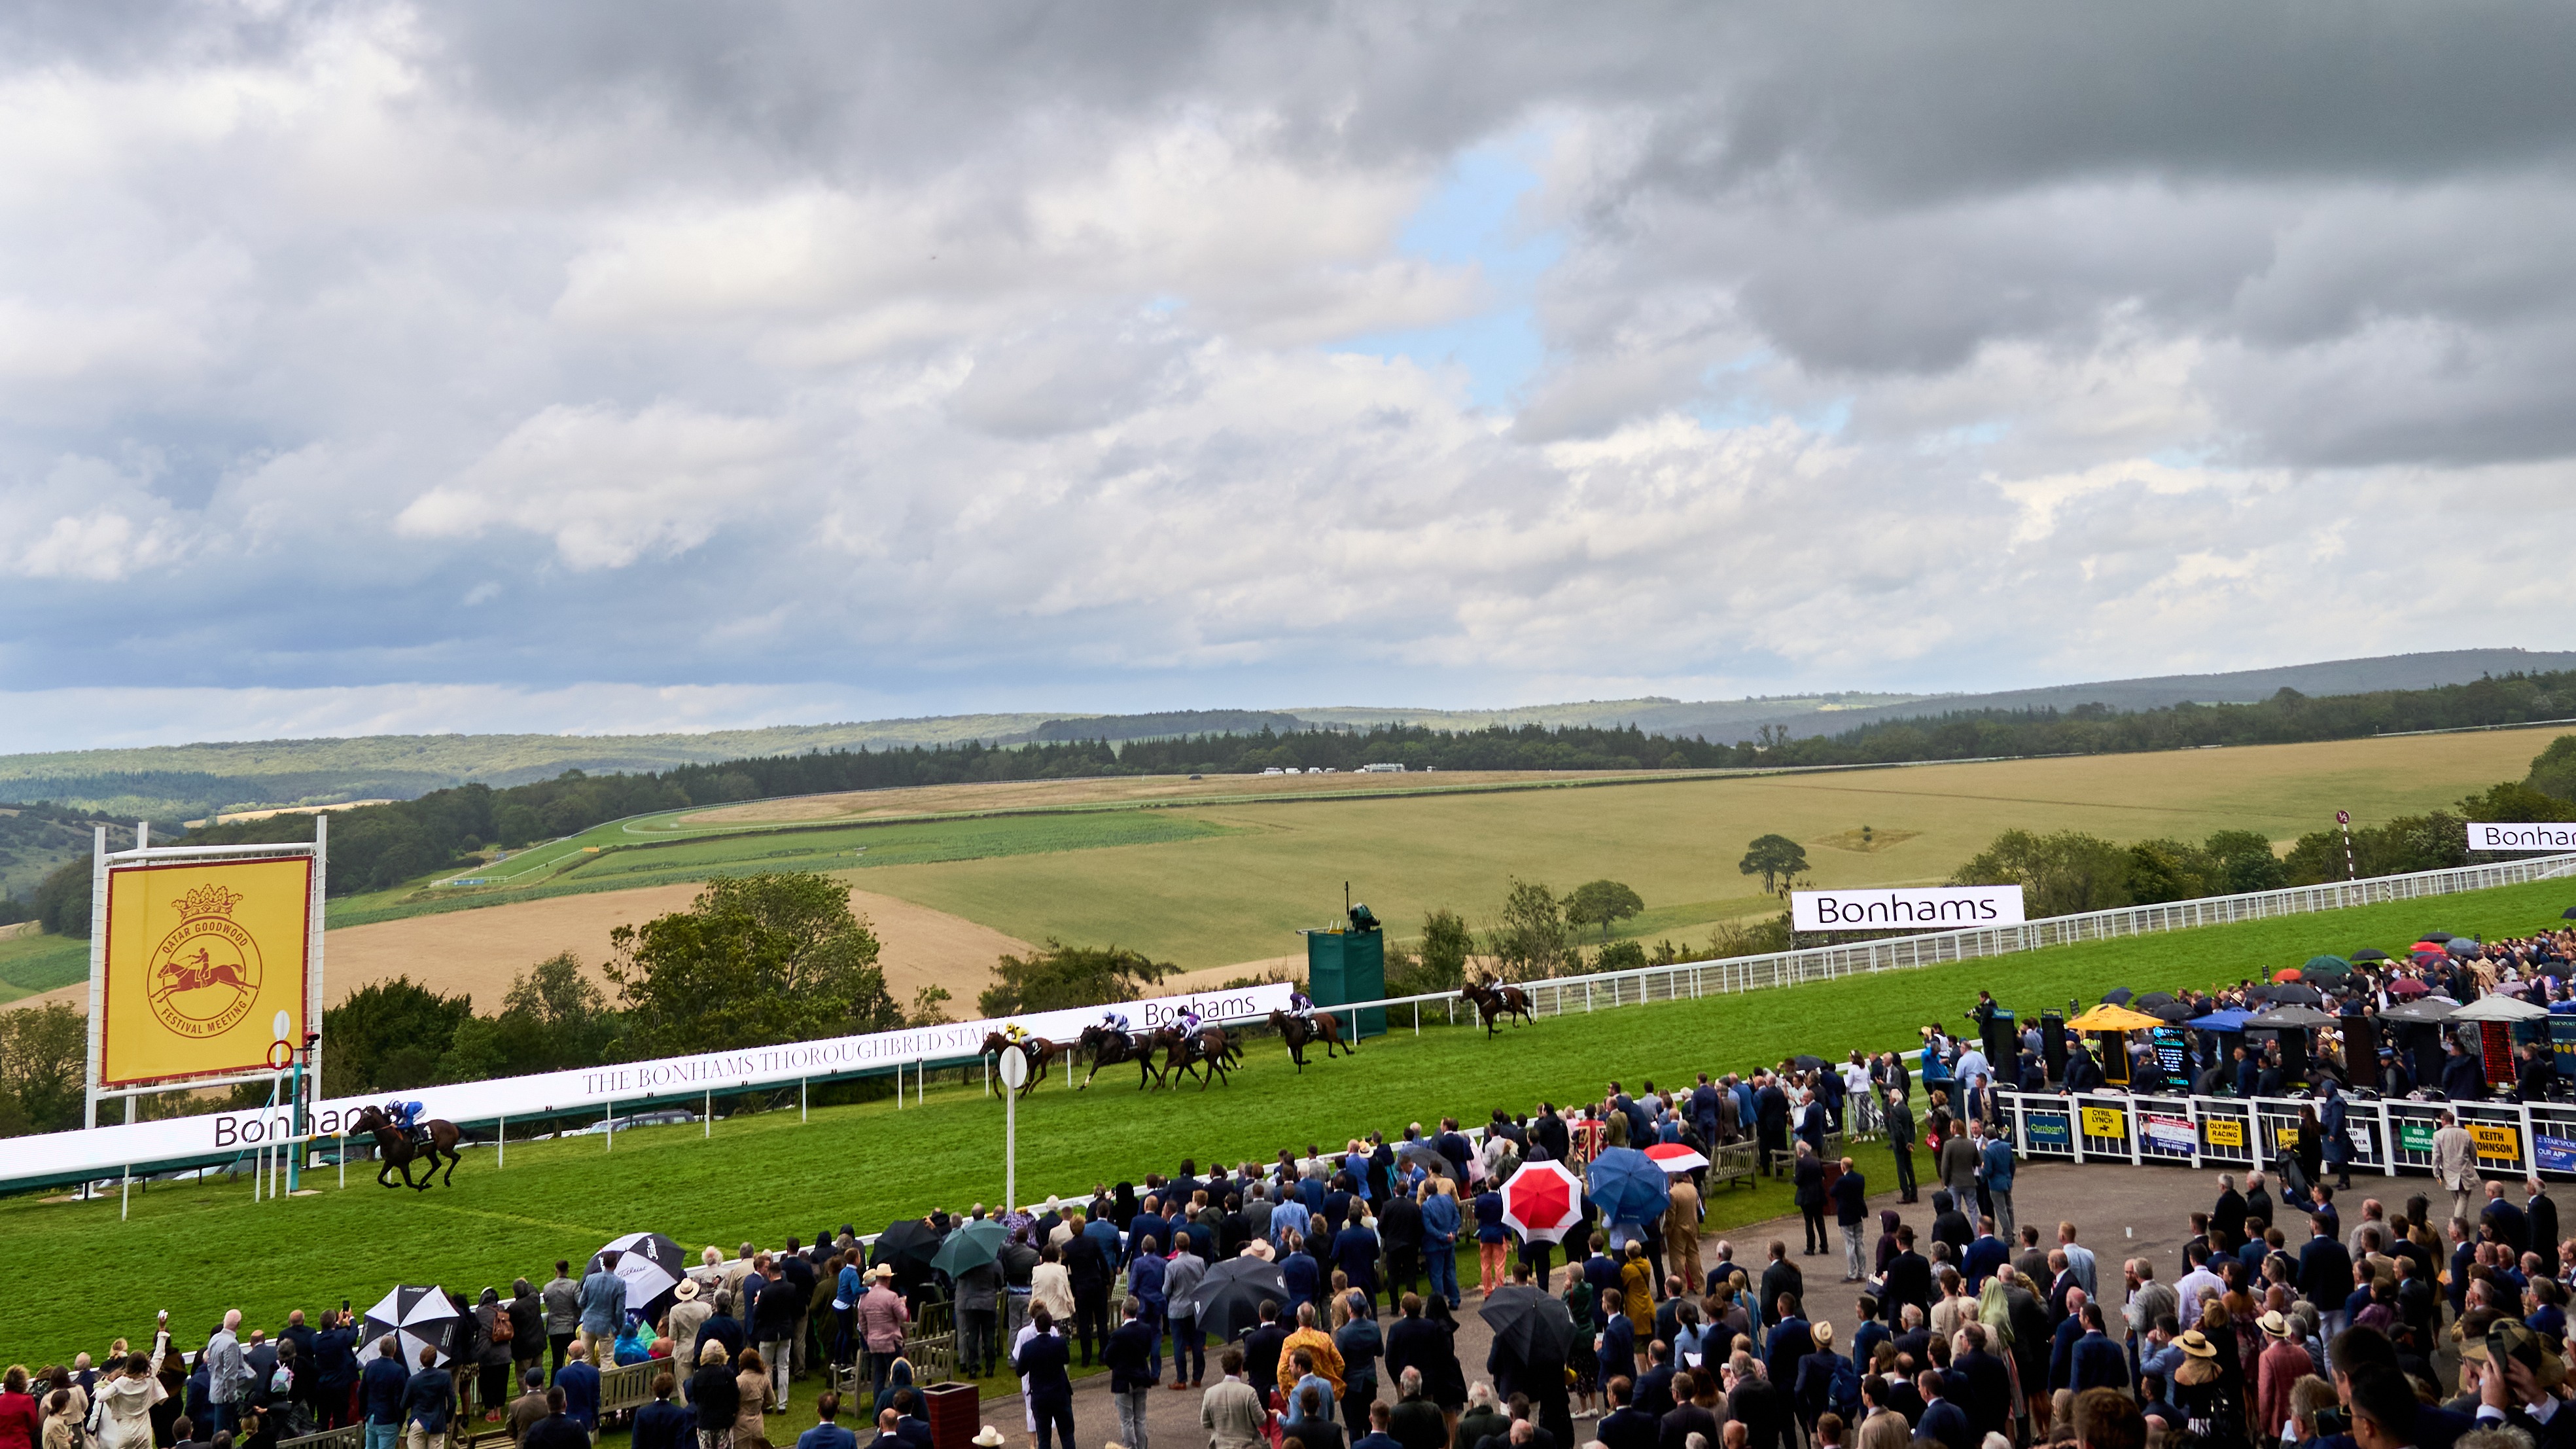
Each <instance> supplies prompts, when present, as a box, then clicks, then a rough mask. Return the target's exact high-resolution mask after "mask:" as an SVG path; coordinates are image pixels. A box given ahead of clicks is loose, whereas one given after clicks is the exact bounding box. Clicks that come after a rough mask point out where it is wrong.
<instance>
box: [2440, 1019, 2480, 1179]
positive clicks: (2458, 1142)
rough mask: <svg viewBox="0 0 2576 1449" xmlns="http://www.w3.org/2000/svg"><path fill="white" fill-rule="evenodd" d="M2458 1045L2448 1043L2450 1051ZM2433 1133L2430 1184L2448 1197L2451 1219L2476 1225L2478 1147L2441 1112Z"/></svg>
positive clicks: (2466, 1131) (2453, 1121) (2464, 1128)
mask: <svg viewBox="0 0 2576 1449" xmlns="http://www.w3.org/2000/svg"><path fill="white" fill-rule="evenodd" d="M2458 1045H2459V1044H2458V1043H2456V1042H2454V1043H2452V1047H2453V1049H2454V1050H2457V1049H2458ZM2441 1123H2442V1125H2441V1126H2440V1127H2438V1128H2436V1129H2435V1130H2434V1133H2433V1180H2434V1181H2436V1182H2438V1183H2440V1184H2441V1185H2442V1186H2443V1187H2444V1188H2446V1189H2448V1190H2449V1192H2450V1194H2451V1216H2453V1217H2455V1218H2466V1219H2469V1220H2470V1221H2472V1222H2474V1221H2476V1215H2477V1207H2478V1144H2477V1141H2476V1139H2475V1138H2472V1137H2471V1136H2469V1129H2467V1128H2466V1127H2463V1126H2461V1125H2460V1123H2459V1119H2458V1118H2456V1117H2454V1116H2452V1115H2451V1114H2450V1113H2448V1112H2445V1113H2443V1114H2442V1116H2441Z"/></svg>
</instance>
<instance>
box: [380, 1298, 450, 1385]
mask: <svg viewBox="0 0 2576 1449" xmlns="http://www.w3.org/2000/svg"><path fill="white" fill-rule="evenodd" d="M458 1326H459V1319H458V1317H457V1313H456V1305H455V1304H453V1303H450V1302H449V1301H448V1300H447V1292H446V1290H445V1289H443V1288H438V1287H435V1286H432V1287H427V1288H415V1287H408V1286H406V1287H401V1288H396V1289H394V1290H393V1291H392V1292H390V1293H387V1294H386V1295H385V1296H384V1297H383V1299H381V1300H380V1301H378V1302H377V1304H376V1306H375V1307H373V1308H370V1309H368V1310H367V1341H368V1342H369V1343H373V1342H375V1341H376V1340H377V1339H379V1338H382V1337H384V1336H385V1335H386V1334H388V1333H390V1334H392V1335H394V1336H395V1337H396V1338H397V1339H399V1340H401V1343H402V1364H403V1368H404V1369H405V1370H407V1371H411V1372H417V1371H419V1369H420V1351H421V1350H422V1349H424V1348H426V1349H431V1350H434V1351H435V1352H436V1353H437V1355H438V1361H439V1362H440V1363H446V1362H448V1361H449V1360H450V1359H452V1358H454V1357H455V1356H456V1348H455V1340H456V1330H457V1328H458Z"/></svg>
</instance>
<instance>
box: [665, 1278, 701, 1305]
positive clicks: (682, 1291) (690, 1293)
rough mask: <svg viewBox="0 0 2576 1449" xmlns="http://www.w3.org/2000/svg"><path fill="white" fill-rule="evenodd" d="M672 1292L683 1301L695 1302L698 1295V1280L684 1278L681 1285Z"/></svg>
mask: <svg viewBox="0 0 2576 1449" xmlns="http://www.w3.org/2000/svg"><path fill="white" fill-rule="evenodd" d="M671 1293H672V1296H673V1297H676V1298H678V1299H679V1300H680V1301H681V1302H683V1303H688V1302H693V1301H695V1300H696V1298H697V1296H698V1280H697V1279H695V1278H683V1279H681V1280H680V1286H679V1287H677V1288H674V1289H672V1290H671Z"/></svg>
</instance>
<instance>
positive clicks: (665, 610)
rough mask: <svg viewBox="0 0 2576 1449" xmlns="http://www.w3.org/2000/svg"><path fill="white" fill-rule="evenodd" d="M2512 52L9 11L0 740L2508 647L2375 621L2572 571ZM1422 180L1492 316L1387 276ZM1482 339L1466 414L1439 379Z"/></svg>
mask: <svg viewBox="0 0 2576 1449" xmlns="http://www.w3.org/2000/svg"><path fill="white" fill-rule="evenodd" d="M2571 62H2576V12H2570V11H2568V10H2566V9H2565V8H2564V7H2547V6H2540V5H2492V4H2466V5H2456V6H2445V7H2439V8H2429V7H2421V6H2408V5H2398V4H2358V5H2352V4H2345V5H2323V4H2281V5H2268V6H2243V5H2217V4H2183V5H2166V6H2152V7H2126V8H2109V9H2105V8H2100V7H2095V8H2090V9H2087V8H2074V7H2065V6H2055V5H2042V4H2036V3H2029V4H2023V3H1993V4H1976V5H1968V6H1953V7H1946V8H1940V9H1925V8H1922V7H1914V6H1903V5H1876V4H1872V5H1828V6H1807V7H1784V6H1775V7H1713V6H1706V5H1684V4H1673V5H1660V6H1658V5H1648V6H1635V7H1623V8H1621V9H1619V10H1616V11H1613V12H1602V11H1599V10H1589V11H1586V10H1569V9H1567V8H1565V7H1561V6H1542V5H1536V4H1433V3H1420V4H1404V5H1363V4H1322V3H1310V4H1289V3H1281V4H1248V5H1233V6H1204V5H1187V4H1177V3H1176V4H1136V3H1131V4H1104V5H1097V6H1082V7H1065V6H1058V5H1049V4H1036V3H1021V4H1006V3H994V4H975V5H963V6H959V5H950V6H898V5H860V6H853V5H826V4H811V5H803V4H738V5H728V6H698V5H681V4H635V3H622V4H613V5H612V4H604V3H603V4H563V5H549V6H524V5H503V4H456V5H438V6H427V5H401V4H382V3H377V4H370V3H347V4H320V3H291V0H272V3H259V4H223V3H207V4H202V5H197V6H192V7H187V8H184V9H181V10H177V11H173V10H170V9H168V8H167V7H152V8H145V7H133V6H125V5H119V4H81V5H68V4H49V3H29V4H24V5H19V6H13V7H10V8H9V10H8V12H7V13H6V14H0V611H5V614H6V617H8V618H9V619H10V620H11V621H12V622H13V624H14V625H15V627H14V628H11V629H8V630H6V631H0V692H13V693H17V694H29V695H32V694H34V693H38V692H43V691H48V690H64V689H75V688H79V689H93V690H111V691H113V690H123V691H145V692H147V693H148V691H150V690H153V689H162V688H175V687H182V686H188V687H196V688H201V689H202V688H214V689H247V688H253V687H256V688H261V689H268V690H276V691H285V692H287V693H288V694H292V695H295V696H296V697H298V698H303V699H307V700H311V699H318V698H321V697H322V696H323V694H326V693H327V692H328V691H331V690H344V691H357V692H359V693H356V694H352V695H351V696H350V697H351V698H352V699H359V698H361V696H363V700H364V701H365V702H364V703H363V705H362V706H360V705H353V706H352V711H353V712H352V713H350V714H349V716H348V717H350V718H364V719H366V720H379V719H381V718H384V717H385V716H384V715H383V713H382V704H383V699H384V697H385V696H384V695H383V693H382V691H384V690H386V689H389V688H394V687H397V686H403V685H407V684H408V685H415V686H436V687H437V688H438V689H440V690H445V691H448V692H446V693H439V694H435V696H434V697H435V698H437V699H439V700H441V701H443V703H441V704H440V705H439V706H438V708H441V709H449V710H459V709H464V708H465V707H466V706H465V705H464V704H462V703H459V701H464V700H469V699H470V700H480V701H482V702H483V704H484V705H486V706H488V707H489V708H491V709H494V710H498V711H500V712H501V713H502V714H504V715H506V713H507V710H508V708H509V706H508V703H507V701H508V699H509V698H510V697H511V694H512V692H513V691H518V692H522V693H531V692H547V691H552V692H554V693H552V694H549V695H548V697H549V698H557V697H561V692H562V691H564V690H568V689H569V690H575V691H578V690H579V689H581V688H585V687H592V686H596V687H597V688H598V689H599V690H603V691H608V692H605V693H601V694H599V695H598V696H597V697H598V698H599V699H601V700H603V701H609V700H614V701H615V704H614V706H613V707H614V708H616V709H619V710H631V709H635V708H639V707H640V706H639V705H638V704H637V700H638V699H639V698H640V697H639V696H637V695H636V694H634V693H633V692H632V691H634V690H636V689H645V690H652V689H659V688H666V687H668V688H678V687H698V686H711V685H739V686H743V687H745V688H747V689H754V690H768V691H771V693H768V694H764V695H762V696H761V698H763V699H766V700H769V701H771V702H772V703H773V704H774V703H775V702H776V701H778V700H781V699H789V698H793V699H798V700H806V701H809V702H810V701H811V700H812V699H815V698H818V697H819V696H814V695H811V694H795V693H794V691H795V690H797V689H802V688H805V687H807V686H823V685H828V686H832V687H835V688H841V689H844V690H847V691H855V692H856V693H854V694H851V695H850V696H849V697H852V698H857V697H862V696H863V697H865V698H867V699H870V700H891V701H899V702H903V705H904V707H905V708H908V709H918V708H933V707H936V708H946V707H957V706H967V705H975V704H985V703H996V702H1002V703H1022V702H1034V701H1039V700H1043V701H1045V702H1048V703H1061V704H1064V705H1066V706H1068V707H1080V706H1091V707H1123V706H1126V705H1130V704H1134V705H1139V706H1141V705H1144V704H1149V703H1151V704H1169V703H1246V702H1249V703H1279V702H1285V701H1290V700H1294V699H1300V698H1307V697H1323V696H1324V695H1327V694H1331V695H1352V696H1354V697H1356V696H1358V695H1371V696H1384V697H1390V698H1392V697H1396V696H1403V697H1406V698H1437V699H1444V700H1445V699H1461V700H1463V699H1504V698H1529V697H1533V696H1537V695H1548V694H1557V693H1587V692H1588V693H1600V692H1605V691H1613V690H1631V689H1634V690H1643V689H1657V690H1662V691H1665V692H1685V691H1709V692H1715V691H1723V690H1728V689H1747V688H1769V687H1775V686H1779V685H1783V684H1798V685H1821V686H1858V685H1868V684H1873V683H1884V684H1890V685H1907V686H1922V685H1974V684H1983V683H2015V682H2026V681H2032V680H2036V679H2043V678H2073V677H2085V676H2090V675H2100V674H2110V673H2123V672H2131V673H2136V672H2164V671H2167V670H2172V669H2182V668H2196V667H2203V666H2207V665H2222V666H2223V665H2226V664H2231V663H2247V662H2259V661H2263V660H2285V659H2291V658H2299V657H2313V656H2319V655H2326V654H2348V653H2355V652H2363V651H2364V650H2367V649H2396V648H2423V647H2446V646H2452V645H2465V644H2516V643H2519V644H2531V645H2554V644H2561V643H2563V642H2564V640H2563V638H2562V637H2560V636H2559V634H2558V632H2556V631H2554V630H2553V629H2552V627H2551V626H2550V625H2549V623H2548V620H2549V619H2550V618H2552V617H2555V615H2556V613H2557V612H2558V611H2556V610H2555V609H2554V606H2553V607H2548V608H2542V609H2540V610H2539V611H2538V612H2537V613H2534V612H2532V611H2530V610H2526V609H2518V608H2517V607H2516V604H2517V602H2518V600H2519V598H2520V595H2519V593H2518V591H2517V589H2518V586H2517V588H2508V589H2504V590H2501V591H2499V592H2498V594H2497V596H2496V598H2495V600H2494V602H2495V604H2496V607H2495V608H2493V609H2490V610H2488V611H2487V612H2485V613H2480V612H2477V611H2474V610H2464V609H2462V608H2461V607H2460V606H2459V604H2458V602H2457V601H2456V600H2451V599H2443V598H2431V597H2426V594H2425V591H2424V590H2422V589H2421V588H2420V587H2417V586H2416V582H2417V581H2416V580H2415V579H2414V578H2413V576H2412V574H2411V573H2410V572H2409V570H2408V566H2407V565H2408V560H2410V559H2411V558H2414V557H2417V556H2420V554H2421V552H2422V551H2423V550H2425V549H2426V548H2433V547H2439V548H2443V549H2446V550H2467V551H2470V552H2471V553H2472V554H2473V555H2475V556H2482V557H2485V558H2488V559H2490V560H2491V561H2492V562H2493V564H2494V565H2495V568H2496V571H2497V572H2498V573H2500V574H2511V573H2512V572H2513V571H2514V570H2515V569H2517V568H2520V567H2523V566H2525V565H2530V564H2535V563H2537V562H2539V561H2540V560H2541V558H2542V557H2543V546H2542V544H2541V543H2540V542H2539V540H2541V539H2543V538H2545V537H2547V536H2549V535H2550V534H2551V533H2552V532H2554V531H2563V529H2564V527H2565V525H2566V523H2567V522H2568V513H2569V511H2570V508H2571V505H2570V502H2569V500H2570V498H2571V497H2576V490H2571V489H2569V488H2568V487H2567V486H2566V485H2567V483H2568V481H2569V461H2568V460H2569V455H2570V453H2571V451H2572V450H2576V412H2571V410H2570V409H2568V408H2567V407H2566V406H2565V398H2564V391H2565V389H2564V386H2563V383H2562V382H2561V379H2563V378H2565V377H2566V376H2568V375H2569V371H2570V366H2571V364H2576V290H2572V289H2571V274H2570V270H2569V268H2568V267H2567V266H2566V265H2565V262H2564V258H2566V257H2567V256H2568V255H2570V254H2571V250H2576V248H2571V243H2576V146H2571V141H2576V88H2570V87H2569V86H2567V85H2566V83H2565V77H2566V76H2567V75H2568V74H2569V73H2571ZM1478 148H1484V150H1485V151H1487V152H1496V153H1504V154H1508V155H1510V156H1511V157H1513V158H1514V162H1513V164H1514V165H1515V166H1518V167H1521V168H1522V169H1523V170H1524V171H1525V173H1526V178H1527V184H1526V186H1525V187H1524V188H1523V189H1521V190H1520V191H1518V192H1517V193H1516V194H1514V195H1511V196H1506V197H1500V198H1489V200H1491V201H1492V203H1493V204H1494V205H1496V206H1499V207H1500V208H1501V210H1502V211H1503V212H1504V213H1507V219H1506V220H1505V221H1504V222H1503V223H1502V224H1501V225H1502V227H1503V231H1502V233H1500V234H1498V235H1500V236H1502V237H1503V239H1504V240H1505V241H1513V240H1515V239H1518V240H1526V239H1528V238H1532V237H1536V238H1542V239H1544V240H1545V242H1546V245H1547V249H1548V250H1547V256H1548V258H1549V259H1548V260H1546V261H1545V262H1544V263H1543V264H1542V265H1540V266H1539V267H1538V269H1537V271H1536V275H1535V276H1534V278H1531V279H1528V280H1526V281H1517V282H1516V281H1514V280H1513V277H1512V274H1511V272H1510V270H1509V268H1507V267H1503V266H1501V265H1500V264H1499V262H1498V261H1496V260H1495V258H1493V257H1489V256H1487V255H1485V254H1484V253H1482V252H1480V251H1479V250H1478V248H1479V247H1480V246H1485V245H1488V244H1496V243H1495V239H1494V238H1486V239H1485V241H1484V242H1478V241H1476V240H1474V239H1472V238H1471V239H1469V240H1468V241H1467V242H1465V243H1461V244H1456V245H1451V246H1449V247H1448V248H1447V249H1445V250H1444V249H1443V248H1442V247H1439V246H1429V245H1425V244H1420V243H1418V242H1417V241H1416V240H1415V239H1414V238H1415V236H1416V229H1417V228H1418V227H1419V226H1420V225H1422V224H1423V221H1422V219H1423V218H1424V217H1426V216H1430V215H1432V212H1431V211H1430V210H1426V209H1427V208H1433V207H1434V205H1435V203H1436V202H1437V201H1438V199H1439V198H1440V196H1441V195H1442V193H1443V188H1444V187H1446V186H1450V185H1452V184H1453V178H1454V177H1455V176H1457V175H1459V174H1462V173H1460V172H1459V171H1458V170H1457V168H1458V167H1459V165H1460V158H1461V157H1462V156H1463V155H1466V154H1468V153H1470V152H1474V151H1477V150H1478ZM1462 247H1463V250H1461V248H1462ZM1489 262H1493V263H1494V264H1493V265H1489ZM1516 289H1517V290H1516ZM1509 315H1519V316H1524V317H1525V318H1526V327H1527V329H1528V331H1529V333H1530V335H1531V351H1530V355H1529V357H1528V359H1527V360H1526V361H1524V362H1522V363H1516V364H1511V365H1512V366H1516V367H1519V368H1521V369H1522V371H1520V372H1518V373H1515V374H1513V375H1511V376H1508V377H1506V378H1505V379H1504V380H1503V383H1502V384H1501V386H1502V387H1503V390H1504V391H1505V392H1507V393H1508V399H1507V401H1505V402H1504V403H1502V404H1501V405H1499V406H1496V405H1494V404H1492V403H1491V402H1490V401H1488V402H1487V403H1485V404H1483V405H1480V404H1478V403H1477V402H1475V401H1472V400H1471V397H1472V396H1473V395H1475V394H1474V387H1475V386H1484V387H1486V388H1487V390H1488V392H1490V391H1491V387H1492V385H1493V384H1492V383H1491V380H1490V379H1488V378H1484V377H1483V375H1482V374H1481V373H1480V372H1479V369H1490V368H1493V367H1497V366H1502V365H1503V364H1501V363H1497V362H1496V361H1495V360H1494V357H1493V356H1491V355H1487V354H1484V353H1479V352H1477V351H1476V346H1475V345H1469V344H1452V343H1449V342H1444V341H1441V340H1439V339H1440V338H1443V337H1447V336H1451V335H1453V334H1452V333H1450V332H1445V331H1444V330H1443V329H1455V328H1460V327H1465V326H1467V325H1468V324H1470V323H1474V322H1477V320H1478V319H1483V318H1490V317H1494V316H1509ZM1455 335H1465V334H1463V333H1462V334H1455ZM1423 338H1429V339H1431V340H1428V341H1422V340H1416V341H1407V340H1406V339H1423ZM1390 339H1392V340H1390ZM1460 346H1464V347H1465V348H1466V351H1465V352H1463V353H1459V352H1457V350H1456V349H1457V348H1458V347H1460ZM1471 384H1472V386H1471ZM478 689H479V690H486V691H491V693H489V694H487V695H475V694H473V693H471V691H474V690H478ZM459 690H463V691H467V692H466V693H463V694H459V693H456V692H455V691H459ZM621 690H622V691H626V692H624V693H618V692H616V691H621ZM778 690H787V691H789V693H788V694H783V695H782V694H778V693H776V692H775V691H778ZM367 691H375V692H374V693H367ZM137 697H138V698H139V697H141V696H137ZM429 697H432V696H431V695H428V694H425V695H424V698H429ZM603 707H607V706H603ZM763 707H769V706H763ZM779 707H785V706H779ZM319 708H320V707H319V706H315V707H313V708H304V707H299V708H298V709H297V710H296V711H293V712H290V713H288V714H282V715H280V716H279V718H281V719H282V720H287V721H289V722H291V723H292V724H293V725H295V726H296V727H304V726H306V725H308V724H310V723H311V722H312V721H314V720H316V719H321V718H325V717H327V716H328V710H327V709H324V710H321V712H320V713H318V714H317V713H316V712H315V711H316V709H319ZM675 708H676V706H675ZM707 708H708V706H707V705H706V703H705V701H704V700H703V699H702V698H699V697H697V696H691V702H690V703H689V704H688V705H687V706H686V710H685V713H686V717H688V718H690V719H699V718H706V717H707V716H706V714H705V711H706V710H707ZM57 713H59V712H57ZM227 717H228V718H231V717H233V716H227ZM483 717H484V716H477V718H483ZM403 718H406V719H409V718H413V716H403ZM454 722H456V723H459V724H469V723H472V722H473V721H471V720H466V719H457V720H455V721H454ZM501 722H506V720H504V721H501ZM280 727H281V728H283V727H285V726H284V725H281V726H280ZM174 728H175V727H174Z"/></svg>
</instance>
